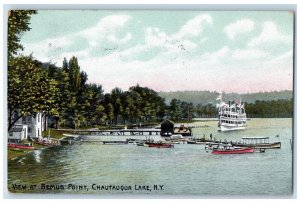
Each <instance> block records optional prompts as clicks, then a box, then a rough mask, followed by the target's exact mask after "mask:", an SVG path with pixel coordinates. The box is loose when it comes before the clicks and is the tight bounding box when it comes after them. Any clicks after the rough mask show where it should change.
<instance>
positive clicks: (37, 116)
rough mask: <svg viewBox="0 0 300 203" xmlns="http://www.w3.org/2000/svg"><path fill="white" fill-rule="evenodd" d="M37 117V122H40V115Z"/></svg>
mask: <svg viewBox="0 0 300 203" xmlns="http://www.w3.org/2000/svg"><path fill="white" fill-rule="evenodd" d="M37 117H38V122H40V114H38V116H37Z"/></svg>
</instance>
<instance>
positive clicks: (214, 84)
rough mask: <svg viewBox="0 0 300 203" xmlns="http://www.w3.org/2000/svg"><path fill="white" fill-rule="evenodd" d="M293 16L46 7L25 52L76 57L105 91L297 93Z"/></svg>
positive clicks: (58, 60)
mask: <svg viewBox="0 0 300 203" xmlns="http://www.w3.org/2000/svg"><path fill="white" fill-rule="evenodd" d="M293 18H294V16H293V13H291V12H287V11H214V12H213V11H145V10H144V11H141V10H139V11H137V10H136V11H134V10H114V11H109V10H73V11H72V10H40V11H38V14H36V15H33V16H32V18H31V21H30V27H31V30H30V31H29V32H26V33H24V34H23V35H22V38H21V43H22V44H23V46H24V48H25V49H24V51H23V52H22V54H26V55H28V54H32V55H33V57H34V58H36V59H38V60H41V61H43V62H52V63H55V64H56V65H57V66H61V65H62V61H63V59H64V57H66V58H67V60H69V59H70V58H71V57H72V56H76V57H77V58H78V62H79V65H80V67H81V70H83V71H85V72H86V73H87V74H88V81H89V82H91V83H97V84H101V85H102V86H103V88H104V90H105V92H110V91H111V90H112V89H113V88H115V87H119V88H121V89H122V90H128V88H129V87H130V86H134V85H136V84H139V85H140V86H147V87H149V88H152V89H154V90H155V91H182V90H210V91H218V92H222V91H224V92H236V93H251V92H259V91H275V90H276V91H280V90H292V89H293V32H294V31H293V23H294V22H293Z"/></svg>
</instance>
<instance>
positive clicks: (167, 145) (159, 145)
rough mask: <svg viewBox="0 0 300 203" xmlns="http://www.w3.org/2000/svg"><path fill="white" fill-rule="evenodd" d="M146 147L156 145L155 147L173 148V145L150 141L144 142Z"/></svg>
mask: <svg viewBox="0 0 300 203" xmlns="http://www.w3.org/2000/svg"><path fill="white" fill-rule="evenodd" d="M145 144H146V145H148V147H156V148H173V147H174V145H173V144H171V143H163V142H151V143H147V142H146V143H145Z"/></svg>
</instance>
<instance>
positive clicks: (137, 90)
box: [7, 10, 293, 130]
mask: <svg viewBox="0 0 300 203" xmlns="http://www.w3.org/2000/svg"><path fill="white" fill-rule="evenodd" d="M35 13H36V11H30V10H26V11H24V10H11V11H10V13H9V18H8V99H7V100H8V102H7V103H8V105H7V106H8V130H10V129H11V128H12V126H14V124H15V123H16V122H17V121H18V120H19V119H20V118H22V117H23V116H29V115H30V116H32V115H33V116H34V115H35V114H36V113H39V112H43V114H44V117H46V118H47V117H49V116H50V117H52V118H53V120H54V121H55V122H54V127H56V128H59V127H61V126H68V127H72V128H78V127H83V126H89V125H116V124H127V123H132V124H138V123H145V122H146V123H150V122H158V121H162V120H163V119H167V118H168V119H172V120H174V121H179V120H191V119H192V118H194V117H217V109H216V108H215V104H214V103H209V104H205V105H203V104H201V103H202V102H198V103H195V102H194V103H193V102H190V101H187V98H184V97H183V98H182V99H181V100H180V99H176V98H175V99H174V98H173V99H171V100H170V102H167V103H166V102H165V99H164V98H163V97H162V96H160V95H159V94H158V93H157V92H155V91H154V90H152V89H150V88H147V87H140V86H139V85H138V84H137V85H135V86H132V87H130V88H129V89H128V90H127V91H123V90H121V89H120V88H115V89H113V90H112V91H111V92H110V93H107V94H104V91H103V88H102V86H101V85H98V84H94V83H92V84H91V83H87V81H88V75H87V74H86V73H85V72H84V71H82V70H81V68H80V66H79V63H78V60H77V58H76V57H75V56H73V57H72V58H70V59H69V60H67V59H66V58H65V59H64V60H63V63H62V66H61V67H58V66H56V65H54V64H51V63H43V62H41V61H38V60H36V59H34V58H33V57H32V56H23V55H18V51H19V50H22V49H23V46H22V45H21V44H20V36H21V35H22V33H24V32H26V31H28V30H30V28H29V24H30V23H29V21H30V15H32V14H35ZM216 96H217V93H216V92H214V97H213V98H211V101H213V102H215V98H216ZM246 112H247V114H248V117H291V116H292V114H293V102H292V99H289V100H277V101H256V102H255V103H253V104H252V103H249V104H246Z"/></svg>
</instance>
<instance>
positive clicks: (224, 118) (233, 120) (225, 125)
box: [217, 95, 247, 131]
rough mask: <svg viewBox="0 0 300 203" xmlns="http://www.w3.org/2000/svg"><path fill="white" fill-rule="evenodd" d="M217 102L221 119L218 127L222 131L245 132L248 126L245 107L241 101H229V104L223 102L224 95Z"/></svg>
mask: <svg viewBox="0 0 300 203" xmlns="http://www.w3.org/2000/svg"><path fill="white" fill-rule="evenodd" d="M217 100H220V103H218V104H217V108H218V112H219V118H218V127H219V128H220V131H231V130H244V129H245V128H246V125H247V116H246V111H245V106H244V104H242V102H241V101H234V102H231V101H229V102H228V104H226V103H225V102H223V101H222V95H220V96H219V97H218V98H217Z"/></svg>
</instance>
